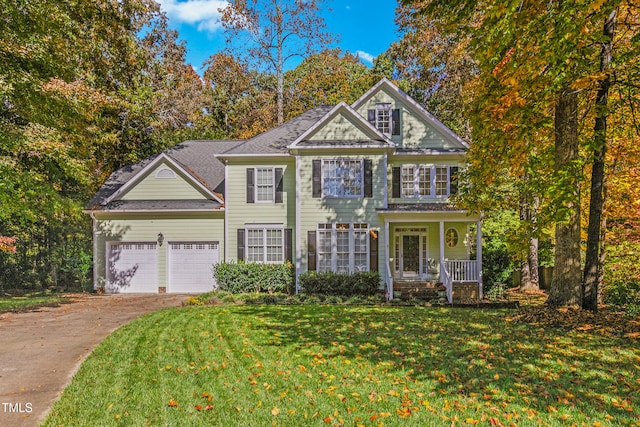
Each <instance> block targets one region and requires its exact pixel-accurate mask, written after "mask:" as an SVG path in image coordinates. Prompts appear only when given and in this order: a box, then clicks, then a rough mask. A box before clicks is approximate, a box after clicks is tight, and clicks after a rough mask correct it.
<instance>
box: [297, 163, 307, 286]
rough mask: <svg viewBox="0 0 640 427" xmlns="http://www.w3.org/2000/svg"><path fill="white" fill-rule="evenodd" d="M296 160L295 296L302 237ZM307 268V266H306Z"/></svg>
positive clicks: (299, 189)
mask: <svg viewBox="0 0 640 427" xmlns="http://www.w3.org/2000/svg"><path fill="white" fill-rule="evenodd" d="M295 160H296V295H297V294H298V292H299V291H300V284H299V281H298V278H299V277H300V269H301V268H302V265H301V264H302V246H301V245H302V235H301V232H300V229H301V228H302V225H301V224H300V221H301V219H300V218H301V212H300V202H301V201H302V195H301V188H300V186H301V182H300V154H297V155H296V157H295ZM307 268H308V266H307Z"/></svg>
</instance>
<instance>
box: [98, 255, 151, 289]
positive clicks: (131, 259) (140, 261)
mask: <svg viewBox="0 0 640 427" xmlns="http://www.w3.org/2000/svg"><path fill="white" fill-rule="evenodd" d="M107 266H108V271H107V287H106V291H107V292H112V293H122V292H158V251H157V249H156V244H155V243H110V244H109V250H108V261H107Z"/></svg>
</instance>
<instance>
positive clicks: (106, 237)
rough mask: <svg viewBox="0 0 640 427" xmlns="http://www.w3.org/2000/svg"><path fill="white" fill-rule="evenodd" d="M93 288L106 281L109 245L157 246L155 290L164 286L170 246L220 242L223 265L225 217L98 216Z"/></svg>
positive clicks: (195, 215) (166, 215)
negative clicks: (156, 280) (144, 244)
mask: <svg viewBox="0 0 640 427" xmlns="http://www.w3.org/2000/svg"><path fill="white" fill-rule="evenodd" d="M96 217H97V225H96V228H97V229H96V235H95V237H94V238H95V239H96V240H97V242H96V248H95V249H96V251H97V254H96V259H95V260H94V268H96V269H97V277H96V279H97V280H96V283H95V285H96V286H100V285H101V284H104V283H105V280H106V271H105V268H106V264H107V261H106V256H107V254H106V248H107V244H108V243H109V242H116V241H117V242H136V243H143V242H144V243H146V242H156V241H157V239H158V234H159V233H162V235H163V236H164V242H163V244H162V246H160V245H158V286H159V287H166V286H167V247H168V244H170V243H171V242H209V241H217V242H220V261H224V255H223V254H224V245H225V241H224V213H223V212H216V213H194V214H180V215H178V214H166V213H156V214H97V215H96Z"/></svg>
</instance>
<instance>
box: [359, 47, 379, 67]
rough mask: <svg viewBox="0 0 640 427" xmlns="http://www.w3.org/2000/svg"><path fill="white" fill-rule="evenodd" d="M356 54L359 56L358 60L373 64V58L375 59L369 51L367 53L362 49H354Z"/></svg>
mask: <svg viewBox="0 0 640 427" xmlns="http://www.w3.org/2000/svg"><path fill="white" fill-rule="evenodd" d="M356 55H358V58H360V60H362V61H364V62H367V63H369V64H371V65H373V60H374V59H375V57H374V56H373V55H371V54H370V53H367V52H365V51H362V50H358V51H356Z"/></svg>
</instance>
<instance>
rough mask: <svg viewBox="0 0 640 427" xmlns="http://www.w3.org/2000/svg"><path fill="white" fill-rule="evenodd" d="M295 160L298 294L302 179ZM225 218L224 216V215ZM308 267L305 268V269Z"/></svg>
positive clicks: (298, 287)
mask: <svg viewBox="0 0 640 427" xmlns="http://www.w3.org/2000/svg"><path fill="white" fill-rule="evenodd" d="M295 160H296V282H295V284H296V294H298V292H300V285H299V283H298V279H299V278H300V274H301V270H302V247H301V244H302V236H301V234H300V233H301V229H302V224H301V221H302V212H300V203H301V201H302V188H301V186H302V182H301V181H302V178H301V176H300V156H296V157H295ZM225 216H226V215H225ZM308 268H309V266H307V269H308Z"/></svg>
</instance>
